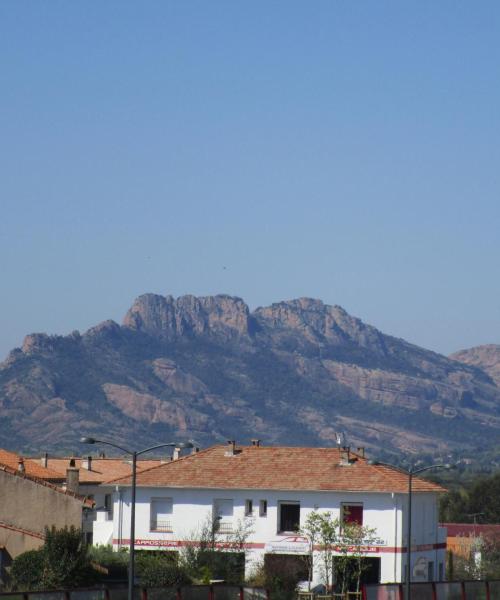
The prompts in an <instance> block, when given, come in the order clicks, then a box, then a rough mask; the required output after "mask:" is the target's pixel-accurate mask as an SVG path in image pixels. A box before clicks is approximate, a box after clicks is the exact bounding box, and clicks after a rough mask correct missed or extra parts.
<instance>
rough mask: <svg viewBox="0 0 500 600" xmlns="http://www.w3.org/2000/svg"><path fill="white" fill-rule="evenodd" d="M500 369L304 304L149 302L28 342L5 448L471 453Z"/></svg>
mask: <svg viewBox="0 0 500 600" xmlns="http://www.w3.org/2000/svg"><path fill="white" fill-rule="evenodd" d="M497 384H498V379H497V380H496V381H495V377H494V374H493V373H491V374H488V373H487V372H485V370H483V369H481V368H479V367H478V366H477V365H476V364H464V363H463V362H457V360H452V359H449V358H446V357H444V356H442V355H439V354H436V353H434V352H431V351H429V350H425V349H423V348H419V347H417V346H414V345H412V344H409V343H408V342H406V341H404V340H401V339H397V338H394V337H391V336H389V335H385V334H383V333H381V332H380V331H378V330H377V329H376V328H374V327H372V326H370V325H367V324H365V323H363V322H362V321H361V320H359V319H357V318H355V317H353V316H351V315H349V314H348V313H347V312H346V311H345V310H344V309H343V308H341V307H340V306H328V305H326V304H323V302H321V301H320V300H313V299H309V298H300V299H297V300H291V301H287V302H279V303H276V304H273V305H271V306H269V307H265V308H258V309H257V310H255V311H253V312H250V310H249V308H248V306H247V305H246V304H245V302H244V301H243V300H241V299H240V298H235V297H231V296H224V295H219V296H209V297H194V296H182V297H180V298H173V297H172V296H160V295H155V294H145V295H143V296H140V297H139V298H138V299H137V300H136V301H135V302H134V304H133V305H132V307H131V308H130V310H129V311H128V312H127V314H126V315H125V318H124V320H123V324H122V325H118V324H117V323H115V322H113V321H105V322H103V323H101V324H99V325H97V326H96V327H93V328H92V329H89V330H88V331H87V332H86V333H84V334H83V335H80V333H78V332H73V333H72V334H71V335H69V336H49V335H46V334H32V335H28V336H27V337H26V338H25V340H24V343H23V346H22V348H16V349H15V350H13V351H12V352H11V353H10V354H9V356H8V358H7V360H6V361H5V362H4V363H2V364H1V365H0V446H4V447H9V448H11V449H15V450H23V451H25V452H27V451H43V450H49V451H58V452H61V451H63V450H64V451H73V450H76V451H82V448H81V447H79V446H78V440H79V438H80V437H81V436H82V435H85V434H91V435H94V436H96V437H100V436H102V437H103V438H107V439H110V440H113V441H115V443H118V444H129V445H131V446H134V447H139V448H141V447H147V446H148V445H153V444H155V443H160V442H162V441H170V440H173V439H187V438H194V439H195V440H196V441H197V442H199V443H200V444H202V445H206V444H209V443H213V442H215V441H221V440H225V439H236V440H237V441H240V442H248V440H249V439H250V438H260V439H262V440H263V443H266V444H287V445H302V444H307V445H315V446H319V445H326V446H328V445H332V444H336V442H337V436H338V435H339V434H342V435H343V436H344V437H343V439H345V440H346V442H347V443H348V444H350V445H351V446H366V447H368V449H369V450H370V451H371V454H372V455H373V454H377V455H378V456H388V455H389V454H390V453H394V454H398V455H401V453H417V452H418V453H420V454H422V453H425V454H430V455H435V456H437V455H443V454H444V453H452V454H453V453H457V454H458V453H461V454H464V453H466V454H472V453H473V452H475V451H476V449H477V448H478V447H479V449H480V448H481V447H488V446H490V445H492V444H493V443H494V442H495V440H496V439H497V438H498V435H499V432H500V410H499V406H500V388H499V386H498V385H497Z"/></svg>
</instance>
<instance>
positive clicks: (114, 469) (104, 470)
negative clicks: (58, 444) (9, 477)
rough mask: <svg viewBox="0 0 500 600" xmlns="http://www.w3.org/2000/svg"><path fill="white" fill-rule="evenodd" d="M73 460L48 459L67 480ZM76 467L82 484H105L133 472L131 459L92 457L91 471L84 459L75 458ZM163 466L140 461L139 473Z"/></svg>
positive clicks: (158, 461) (50, 467)
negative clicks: (85, 465)
mask: <svg viewBox="0 0 500 600" xmlns="http://www.w3.org/2000/svg"><path fill="white" fill-rule="evenodd" d="M70 460H71V458H69V457H67V458H52V457H49V458H48V459H47V466H48V468H49V469H51V470H52V471H56V472H57V473H59V474H60V475H63V476H64V478H66V470H67V469H68V468H69V462H70ZM73 460H74V461H75V467H76V468H77V469H80V472H79V482H80V483H95V484H98V483H103V482H105V481H108V480H109V479H116V478H117V477H127V475H130V472H131V470H132V467H131V463H130V459H129V458H96V457H92V461H91V470H89V469H87V468H86V467H84V466H83V464H82V463H84V462H85V460H86V459H84V458H74V459H73ZM161 464H162V461H161V460H158V459H156V460H155V459H152V460H138V461H137V471H138V472H139V471H142V470H144V469H150V468H151V467H157V466H159V465H161Z"/></svg>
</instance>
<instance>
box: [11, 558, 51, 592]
mask: <svg viewBox="0 0 500 600" xmlns="http://www.w3.org/2000/svg"><path fill="white" fill-rule="evenodd" d="M43 569H44V555H43V550H28V552H23V553H22V554H20V555H19V556H17V557H16V558H15V559H14V560H13V562H12V566H11V568H10V583H9V587H10V588H12V589H13V590H23V591H24V590H26V591H29V590H39V589H42V576H43Z"/></svg>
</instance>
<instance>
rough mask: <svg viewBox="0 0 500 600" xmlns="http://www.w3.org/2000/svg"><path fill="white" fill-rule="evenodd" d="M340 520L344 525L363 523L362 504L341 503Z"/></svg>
mask: <svg viewBox="0 0 500 600" xmlns="http://www.w3.org/2000/svg"><path fill="white" fill-rule="evenodd" d="M341 515H342V517H341V520H342V523H345V524H346V525H347V524H349V525H363V505H362V504H342V507H341Z"/></svg>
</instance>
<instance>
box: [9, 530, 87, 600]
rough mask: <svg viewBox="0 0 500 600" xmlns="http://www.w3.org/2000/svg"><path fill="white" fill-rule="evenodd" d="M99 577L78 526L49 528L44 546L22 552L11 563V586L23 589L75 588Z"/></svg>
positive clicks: (46, 531)
mask: <svg viewBox="0 0 500 600" xmlns="http://www.w3.org/2000/svg"><path fill="white" fill-rule="evenodd" d="M97 579H98V574H97V572H96V571H95V570H94V569H93V568H92V566H91V564H90V560H89V557H88V553H87V547H86V546H85V544H84V543H83V540H82V533H81V531H80V530H79V529H76V527H69V528H68V527H65V528H64V529H56V528H55V527H52V528H51V529H46V530H45V543H44V545H43V547H42V548H40V550H31V551H29V552H24V553H23V554H20V555H19V556H18V557H17V558H16V559H15V560H14V561H13V562H12V567H11V587H12V589H18V590H23V591H30V590H40V589H44V590H50V589H57V588H76V587H82V586H88V585H92V584H94V583H95V582H96V581H97Z"/></svg>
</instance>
